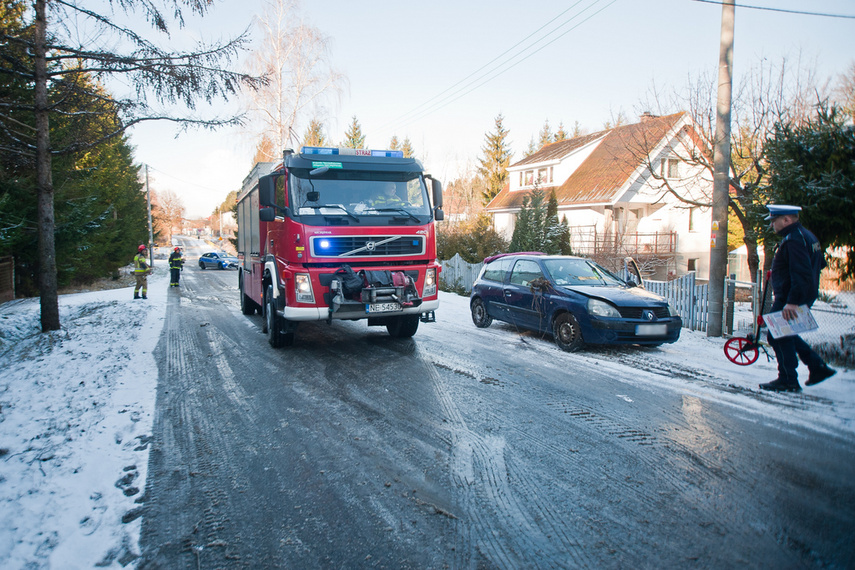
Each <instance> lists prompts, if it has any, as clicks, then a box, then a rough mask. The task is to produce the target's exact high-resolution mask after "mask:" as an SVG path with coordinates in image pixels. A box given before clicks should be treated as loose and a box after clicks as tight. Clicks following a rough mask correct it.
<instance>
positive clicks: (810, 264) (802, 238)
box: [760, 205, 837, 392]
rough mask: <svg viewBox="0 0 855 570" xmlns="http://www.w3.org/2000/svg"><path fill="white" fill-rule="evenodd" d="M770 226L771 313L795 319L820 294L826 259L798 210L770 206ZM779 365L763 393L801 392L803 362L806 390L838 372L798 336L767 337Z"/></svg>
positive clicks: (791, 207)
mask: <svg viewBox="0 0 855 570" xmlns="http://www.w3.org/2000/svg"><path fill="white" fill-rule="evenodd" d="M766 207H767V208H768V209H769V215H768V216H766V219H767V220H769V225H770V226H771V228H772V230H774V232H775V233H776V234H778V235H779V236H781V238H782V239H781V243H780V244H779V245H778V249H777V251H776V252H775V257H774V258H773V259H772V276H771V283H770V285H771V286H772V291H773V293H774V294H775V300H774V302H773V303H772V312H775V311H782V313H783V316H784V318H785V319H787V320H790V319H793V318H795V316H796V309H797V308H798V307H799V305H807V306H808V307H810V306H811V305H813V302H814V301H816V298H817V295H818V293H819V272H820V271H822V268H823V267H825V256H824V255H823V251H822V247H821V246H820V244H819V240H818V239H816V236H815V235H813V234H812V233H811V232H809V231H808V230H807V229H806V228H805V227H804V226H802V225H801V223H799V211H801V208H800V207H799V206H784V205H769V206H766ZM767 338H768V340H769V344H770V345H772V348H773V349H774V350H775V358H776V359H777V361H778V378H777V379H776V380H774V381H772V382H768V383H766V384H760V388H761V389H763V390H772V391H775V392H800V391H801V389H802V388H801V386H799V380H798V376H797V374H796V367H797V366H798V364H799V359H801V360H802V362H804V363H805V364H806V365H807V367H808V370H809V371H810V376H809V377H808V381H807V382H805V386H813V385H814V384H819V383H820V382H822V381H823V380H825V379H826V378H828V377H830V376H833V375H834V374H835V373H836V372H837V371H836V370H833V369H832V368H829V367H828V365H827V364H825V362H823V360H822V357H820V356H819V355H818V354H817V353H816V352H814V351H813V350H812V349H811V347H810V346H808V344H807V343H806V342H805V341H803V340H802V339H801V337H799V336H798V335H793V336H786V337H782V338H777V339H776V338H773V337H772V335H771V334H767Z"/></svg>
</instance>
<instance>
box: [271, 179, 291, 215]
mask: <svg viewBox="0 0 855 570" xmlns="http://www.w3.org/2000/svg"><path fill="white" fill-rule="evenodd" d="M273 184H274V188H275V192H276V205H277V206H279V207H280V208H284V207H286V206H287V205H288V200H287V199H286V196H285V177H284V176H277V177H276V178H275V180H274V182H273Z"/></svg>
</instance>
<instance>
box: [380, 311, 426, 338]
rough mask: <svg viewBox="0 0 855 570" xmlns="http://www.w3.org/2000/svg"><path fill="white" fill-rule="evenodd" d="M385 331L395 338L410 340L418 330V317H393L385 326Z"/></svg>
mask: <svg viewBox="0 0 855 570" xmlns="http://www.w3.org/2000/svg"><path fill="white" fill-rule="evenodd" d="M386 330H387V331H389V334H390V335H391V336H393V337H395V338H410V337H411V336H413V335H414V334H416V331H417V330H419V316H418V315H404V316H401V317H394V318H392V319H390V320H389V322H388V324H386Z"/></svg>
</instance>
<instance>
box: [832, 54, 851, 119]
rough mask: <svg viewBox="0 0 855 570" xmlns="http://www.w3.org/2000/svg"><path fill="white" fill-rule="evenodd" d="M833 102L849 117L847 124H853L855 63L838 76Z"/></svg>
mask: <svg viewBox="0 0 855 570" xmlns="http://www.w3.org/2000/svg"><path fill="white" fill-rule="evenodd" d="M834 100H835V102H836V103H837V105H838V106H839V107H840V108H841V109H842V110H843V111H844V112H845V113H846V114H847V115H849V122H850V123H855V62H852V63H850V64H849V67H848V69H847V70H846V71H845V72H844V73H841V74H840V77H838V79H837V83H836V85H835V88H834Z"/></svg>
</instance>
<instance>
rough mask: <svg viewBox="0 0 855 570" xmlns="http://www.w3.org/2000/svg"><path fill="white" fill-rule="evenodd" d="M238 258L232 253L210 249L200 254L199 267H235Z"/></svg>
mask: <svg viewBox="0 0 855 570" xmlns="http://www.w3.org/2000/svg"><path fill="white" fill-rule="evenodd" d="M237 266H238V259H237V257H235V256H233V255H229V254H227V253H223V252H222V251H212V252H209V253H204V254H202V257H200V258H199V268H200V269H210V268H213V269H230V268H235V269H237Z"/></svg>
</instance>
